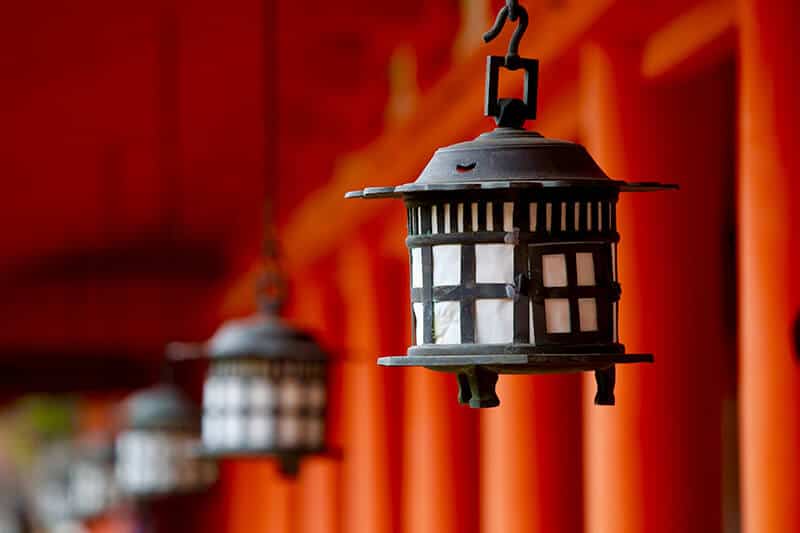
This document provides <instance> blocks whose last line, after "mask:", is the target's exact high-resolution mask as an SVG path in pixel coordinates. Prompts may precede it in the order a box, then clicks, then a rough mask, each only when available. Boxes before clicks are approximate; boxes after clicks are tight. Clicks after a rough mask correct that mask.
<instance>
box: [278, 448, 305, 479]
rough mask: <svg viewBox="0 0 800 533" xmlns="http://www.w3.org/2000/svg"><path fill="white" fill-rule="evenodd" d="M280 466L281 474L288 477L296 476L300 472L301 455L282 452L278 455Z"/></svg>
mask: <svg viewBox="0 0 800 533" xmlns="http://www.w3.org/2000/svg"><path fill="white" fill-rule="evenodd" d="M278 467H279V468H280V472H281V474H283V475H284V476H286V477H288V478H292V479H293V478H296V477H297V474H298V473H299V472H300V456H299V455H296V454H282V455H280V456H279V457H278Z"/></svg>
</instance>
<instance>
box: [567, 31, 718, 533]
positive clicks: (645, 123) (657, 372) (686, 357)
mask: <svg viewBox="0 0 800 533" xmlns="http://www.w3.org/2000/svg"><path fill="white" fill-rule="evenodd" d="M640 68H641V55H640V51H639V50H637V49H635V48H631V47H622V46H601V45H589V46H587V47H586V48H585V49H584V50H583V53H582V58H581V85H582V87H581V102H582V126H583V127H584V138H583V141H584V144H585V145H586V146H587V149H588V150H589V151H590V153H592V155H593V156H594V157H595V159H596V160H597V161H598V163H599V164H600V166H601V167H603V169H604V170H605V171H606V172H607V173H608V174H609V175H610V176H612V177H613V178H616V179H625V180H630V181H636V180H637V179H639V180H653V179H658V180H661V181H666V182H677V183H679V184H680V185H681V187H682V190H681V191H679V192H659V193H623V194H622V196H621V198H620V202H619V204H618V211H617V219H618V221H619V222H618V227H619V231H620V234H621V241H620V245H619V253H618V261H619V275H620V283H621V285H622V300H621V302H620V341H621V342H622V343H624V344H625V345H626V347H627V351H628V352H629V353H641V352H651V353H654V354H655V357H656V363H655V364H653V365H618V367H617V387H616V403H617V405H616V406H614V407H596V406H592V405H591V403H592V398H593V397H594V394H595V384H594V379H593V376H591V374H587V375H586V377H585V381H584V385H585V396H584V397H585V400H584V404H585V410H584V460H585V490H586V492H585V509H586V531H587V532H591V533H645V532H646V533H674V532H677V531H681V532H684V533H693V532H697V533H710V532H718V531H720V530H721V527H722V518H721V505H722V504H721V491H722V489H721V471H722V466H721V463H722V448H721V441H722V437H721V426H722V396H723V389H724V387H723V384H724V379H725V378H724V376H725V372H724V370H725V366H724V360H725V358H726V357H727V358H728V364H729V365H732V364H734V362H733V361H734V360H733V357H732V355H731V354H732V353H733V350H734V348H733V340H732V333H730V330H727V331H726V329H725V323H724V316H725V313H724V309H723V308H724V305H725V303H726V302H725V291H724V273H725V272H726V271H729V270H730V269H731V265H730V263H731V261H726V260H725V257H724V254H723V253H722V250H723V249H724V247H723V236H724V231H723V229H724V214H725V211H724V201H725V200H724V199H725V197H726V193H725V191H726V190H730V187H732V178H730V177H729V176H728V173H729V172H728V168H729V166H730V158H731V154H730V151H729V148H728V147H729V145H730V144H732V139H728V138H726V134H727V135H730V134H729V133H726V132H730V131H732V124H730V123H729V122H730V118H729V117H730V115H731V109H732V107H733V103H732V97H731V96H730V94H729V93H730V81H728V84H727V85H726V78H725V75H726V71H725V70H724V69H722V70H720V72H709V73H708V74H705V75H699V76H698V77H697V78H696V79H693V80H690V81H687V80H682V81H680V83H675V84H674V85H671V86H663V87H659V86H645V85H644V84H643V82H642V80H641V76H640ZM726 150H728V151H726ZM726 176H728V182H727V183H726V182H724V181H723V179H724V178H725V177H726ZM729 339H730V340H729Z"/></svg>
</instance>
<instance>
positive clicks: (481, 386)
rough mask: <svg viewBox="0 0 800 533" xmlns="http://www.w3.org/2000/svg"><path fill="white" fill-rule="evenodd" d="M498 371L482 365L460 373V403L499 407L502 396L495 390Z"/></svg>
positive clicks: (473, 405)
mask: <svg viewBox="0 0 800 533" xmlns="http://www.w3.org/2000/svg"><path fill="white" fill-rule="evenodd" d="M497 378H498V376H497V372H492V371H491V370H487V369H485V368H483V367H480V366H474V367H470V368H468V369H465V371H464V372H461V373H459V374H458V403H460V404H462V405H466V404H469V406H470V407H473V408H475V407H497V406H498V405H500V398H498V397H497V393H496V392H495V385H497Z"/></svg>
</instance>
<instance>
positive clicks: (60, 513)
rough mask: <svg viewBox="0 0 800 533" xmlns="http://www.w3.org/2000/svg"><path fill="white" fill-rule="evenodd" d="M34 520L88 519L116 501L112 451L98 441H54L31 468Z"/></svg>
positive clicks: (48, 524) (50, 522)
mask: <svg viewBox="0 0 800 533" xmlns="http://www.w3.org/2000/svg"><path fill="white" fill-rule="evenodd" d="M32 489H33V507H34V510H35V513H34V514H35V519H36V520H37V521H38V522H40V523H41V524H42V525H44V526H46V527H52V526H54V525H57V524H59V523H62V522H68V521H75V520H89V519H92V518H96V517H99V516H101V515H103V514H104V513H106V512H107V511H108V510H109V509H111V507H112V506H113V505H114V504H115V503H116V502H117V488H116V484H115V480H114V470H113V463H112V452H111V449H110V444H109V446H106V445H105V444H102V445H101V444H100V443H90V444H87V443H84V442H80V443H72V442H63V443H56V444H53V445H51V446H50V447H49V449H48V450H46V451H45V453H44V454H43V455H42V457H41V458H40V460H39V462H38V464H37V465H36V467H35V468H34V472H33V479H32Z"/></svg>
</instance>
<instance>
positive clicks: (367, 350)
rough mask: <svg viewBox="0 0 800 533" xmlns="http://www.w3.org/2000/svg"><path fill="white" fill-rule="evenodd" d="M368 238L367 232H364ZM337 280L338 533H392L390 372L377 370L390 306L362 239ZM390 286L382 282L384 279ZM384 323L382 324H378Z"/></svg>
mask: <svg viewBox="0 0 800 533" xmlns="http://www.w3.org/2000/svg"><path fill="white" fill-rule="evenodd" d="M364 233H365V234H366V233H369V228H365V229H364ZM338 261H339V265H338V278H339V287H340V289H341V293H342V298H343V302H346V306H344V309H342V310H341V311H342V312H344V313H345V315H346V316H345V321H344V322H345V326H344V336H343V340H342V342H343V343H344V344H345V345H346V355H345V362H344V364H343V369H342V415H341V416H342V421H341V427H342V429H341V431H342V443H343V450H342V452H343V462H342V531H345V532H347V533H396V532H397V531H398V521H397V519H396V515H397V514H398V512H399V510H398V509H396V506H398V504H399V502H396V501H395V499H394V497H395V496H396V486H397V482H398V480H397V479H396V476H395V475H393V473H394V471H393V470H392V466H391V463H392V462H398V463H399V461H400V458H399V457H398V456H397V455H395V453H397V452H398V450H397V449H396V447H395V446H394V444H395V443H394V442H393V439H392V436H393V433H392V428H396V427H397V426H398V421H397V417H396V416H392V413H391V409H390V405H391V404H392V400H393V398H391V392H390V391H391V387H390V386H389V385H390V382H389V380H390V379H391V378H390V376H388V373H389V372H392V369H389V370H388V371H387V370H386V369H383V368H382V367H379V366H377V364H376V363H375V360H376V358H377V356H378V355H379V354H380V352H381V345H382V342H381V336H382V328H383V327H389V328H391V327H392V326H391V325H390V324H388V320H387V315H386V313H387V312H389V311H391V309H392V306H393V305H394V304H395V303H396V302H394V301H391V299H389V298H385V295H386V288H387V285H386V284H385V283H382V281H383V280H382V279H381V275H380V270H379V266H380V265H379V261H378V260H377V258H376V256H375V251H374V250H373V249H372V247H371V246H370V244H369V242H368V241H367V239H366V237H363V238H361V239H358V240H356V241H354V242H352V243H350V244H349V245H348V247H347V249H346V250H345V251H343V252H342V253H341V254H340V256H339V259H338ZM387 281H388V280H387ZM382 320H383V321H386V322H383V321H382Z"/></svg>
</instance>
